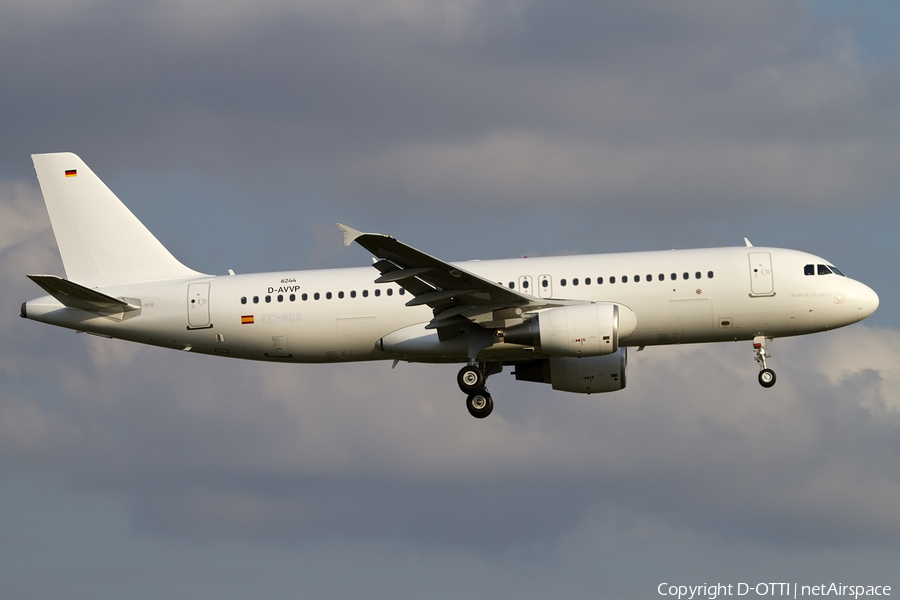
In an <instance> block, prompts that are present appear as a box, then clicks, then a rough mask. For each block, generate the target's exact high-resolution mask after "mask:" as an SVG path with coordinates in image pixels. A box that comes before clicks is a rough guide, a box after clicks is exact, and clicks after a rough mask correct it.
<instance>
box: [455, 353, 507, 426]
mask: <svg viewBox="0 0 900 600" xmlns="http://www.w3.org/2000/svg"><path fill="white" fill-rule="evenodd" d="M502 370H503V364H502V363H499V362H491V363H478V364H475V363H470V364H468V365H466V366H464V367H463V368H462V369H460V370H459V375H457V376H456V382H457V383H458V384H459V389H460V390H461V391H462V393H463V394H466V395H467V396H466V408H467V409H468V410H469V414H470V415H472V416H473V417H475V418H476V419H483V418H485V417H487V416H488V415H489V414H491V411H493V410H494V400H493V398H491V394H490V392H488V390H487V388H486V387H484V385H485V383H486V382H487V378H488V377H489V376H490V375H494V374H495V373H499V372H500V371H502Z"/></svg>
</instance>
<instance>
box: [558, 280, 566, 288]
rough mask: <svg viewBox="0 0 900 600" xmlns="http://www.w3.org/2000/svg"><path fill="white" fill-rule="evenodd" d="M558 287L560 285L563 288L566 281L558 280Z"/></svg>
mask: <svg viewBox="0 0 900 600" xmlns="http://www.w3.org/2000/svg"><path fill="white" fill-rule="evenodd" d="M559 285H561V286H563V287H566V280H565V279H560V280H559Z"/></svg>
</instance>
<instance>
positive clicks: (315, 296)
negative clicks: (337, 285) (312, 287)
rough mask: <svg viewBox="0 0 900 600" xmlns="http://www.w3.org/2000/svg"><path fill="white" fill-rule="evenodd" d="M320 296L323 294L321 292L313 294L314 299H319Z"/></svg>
mask: <svg viewBox="0 0 900 600" xmlns="http://www.w3.org/2000/svg"><path fill="white" fill-rule="evenodd" d="M319 298H321V296H320V295H319V292H316V293H315V294H313V300H318V299H319Z"/></svg>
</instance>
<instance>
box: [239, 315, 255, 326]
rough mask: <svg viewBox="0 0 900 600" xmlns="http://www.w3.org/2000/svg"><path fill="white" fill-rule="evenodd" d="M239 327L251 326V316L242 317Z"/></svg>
mask: <svg viewBox="0 0 900 600" xmlns="http://www.w3.org/2000/svg"><path fill="white" fill-rule="evenodd" d="M241 325H253V315H244V316H243V317H241Z"/></svg>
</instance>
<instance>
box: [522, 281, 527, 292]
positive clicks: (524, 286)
mask: <svg viewBox="0 0 900 600" xmlns="http://www.w3.org/2000/svg"><path fill="white" fill-rule="evenodd" d="M522 289H523V290H527V289H528V280H527V279H523V280H522Z"/></svg>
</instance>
